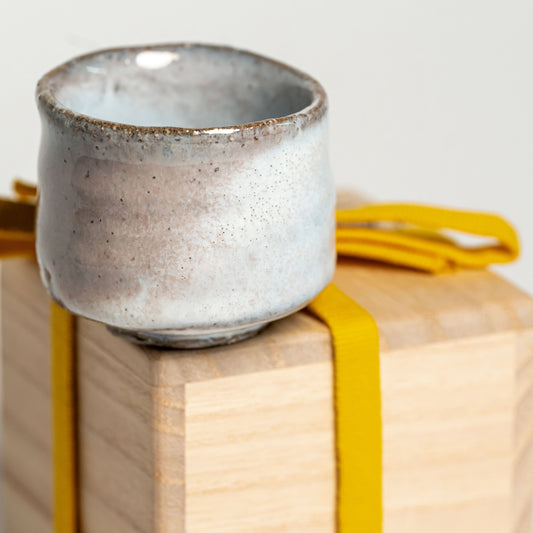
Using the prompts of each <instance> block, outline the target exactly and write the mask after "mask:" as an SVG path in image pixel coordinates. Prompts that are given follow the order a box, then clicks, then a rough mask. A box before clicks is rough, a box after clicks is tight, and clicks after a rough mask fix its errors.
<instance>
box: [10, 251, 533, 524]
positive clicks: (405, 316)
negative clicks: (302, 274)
mask: <svg viewBox="0 0 533 533" xmlns="http://www.w3.org/2000/svg"><path fill="white" fill-rule="evenodd" d="M2 270H3V275H2V277H3V295H2V315H3V393H4V404H3V421H4V429H3V477H2V479H3V489H4V493H3V498H4V510H3V515H4V521H5V529H4V531H5V532H6V533H28V532H32V533H46V532H49V533H51V530H52V529H51V528H52V512H51V508H52V501H51V500H52V456H51V419H50V415H51V413H50V378H49V376H50V368H49V366H50V362H49V324H48V309H49V302H48V298H47V296H46V294H45V292H44V289H43V287H42V285H41V282H40V280H39V277H38V273H37V268H36V266H35V265H34V264H33V263H32V262H30V261H23V260H15V261H8V262H6V263H5V264H4V265H3V266H2ZM336 282H337V284H338V285H339V286H340V288H342V289H343V290H345V291H346V292H347V293H348V294H349V295H351V296H352V297H354V298H355V299H356V300H357V301H358V302H359V303H360V304H362V305H363V306H364V307H366V308H367V309H368V310H369V311H370V312H371V313H372V314H373V316H374V317H375V318H376V320H377V323H378V326H379V330H380V335H381V373H382V396H383V428H384V430H383V435H384V480H383V481H384V531H385V533H441V532H442V533H450V532H454V533H472V532H483V533H530V532H531V523H530V516H531V497H532V490H533V446H532V443H533V388H532V385H533V301H532V299H531V298H530V297H528V296H527V295H525V294H524V293H522V292H520V291H519V290H518V289H516V288H514V287H513V286H512V285H510V284H509V283H508V282H506V281H504V280H503V279H501V278H500V277H498V276H496V275H494V274H492V273H490V272H485V271H482V272H479V271H478V272H472V271H463V272H459V273H456V274H449V275H440V276H430V275H425V274H419V273H415V272H412V271H408V270H402V269H399V268H387V267H384V266H377V265H372V264H363V263H358V262H355V261H350V262H343V263H342V264H340V265H339V267H338V270H337V274H336ZM78 374H79V387H80V398H79V400H80V417H79V437H80V443H79V446H80V456H81V467H80V468H81V472H80V476H81V478H80V480H81V481H80V482H81V488H80V490H81V494H80V499H81V508H82V531H83V533H102V532H113V533H185V532H186V533H254V532H257V533H279V532H291V533H314V532H316V533H319V532H320V533H333V532H334V530H335V457H334V434H333V423H334V411H333V403H332V351H331V347H330V338H329V333H328V330H327V328H326V327H325V326H324V325H323V324H321V323H320V322H318V321H317V320H316V319H315V318H313V317H312V316H310V315H308V314H307V313H306V312H299V313H297V314H295V315H293V316H291V317H288V318H285V319H283V320H281V321H279V322H276V323H275V324H273V325H271V326H270V327H269V328H268V329H267V330H266V331H265V332H264V333H262V334H261V335H259V336H258V337H256V338H254V339H251V340H248V341H245V342H242V343H239V344H235V345H233V346H227V347H222V348H212V349H207V350H198V351H188V352H179V351H178V352H176V351H162V350H155V349H146V348H141V347H138V346H134V345H132V344H129V343H128V342H127V341H125V340H123V339H121V338H118V337H114V336H113V335H111V334H110V333H109V332H108V331H107V329H106V328H105V327H104V326H103V325H101V324H98V323H94V322H91V321H88V320H80V322H79V366H78ZM354 533H355V532H354ZM361 533H365V532H361Z"/></svg>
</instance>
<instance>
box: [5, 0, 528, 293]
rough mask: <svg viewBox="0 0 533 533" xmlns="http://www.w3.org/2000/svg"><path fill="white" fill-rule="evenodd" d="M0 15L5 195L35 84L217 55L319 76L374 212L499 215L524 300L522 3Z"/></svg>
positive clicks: (109, 4) (25, 171)
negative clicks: (150, 52)
mask: <svg viewBox="0 0 533 533" xmlns="http://www.w3.org/2000/svg"><path fill="white" fill-rule="evenodd" d="M2 6H3V7H0V10H1V12H0V45H1V50H2V53H1V56H0V57H1V78H0V117H1V120H2V122H1V127H0V146H1V154H0V155H1V157H0V193H7V192H8V190H9V182H10V179H11V177H12V176H14V175H17V174H18V175H22V176H25V177H28V178H35V176H36V157H37V150H38V141H39V133H40V132H39V122H38V117H37V112H36V108H35V104H34V99H33V91H34V86H35V83H36V81H37V79H38V78H39V77H40V76H41V75H42V74H43V73H44V72H46V71H47V70H49V69H50V68H52V67H54V66H55V65H56V64H58V63H60V62H63V61H64V60H66V59H68V58H70V57H71V56H73V55H77V54H80V53H83V52H86V51H89V50H92V49H94V48H100V47H107V46H115V45H121V44H136V43H145V42H165V41H167V42H168V41H205V42H214V43H226V44H231V45H235V46H238V47H243V48H249V49H252V50H254V51H257V52H260V53H263V54H267V55H270V56H273V57H275V58H278V59H281V60H283V61H285V62H288V63H291V64H293V65H294V66H296V67H299V68H301V69H303V70H305V71H308V72H309V73H310V74H312V75H314V76H315V77H317V78H318V79H319V80H320V81H321V82H322V83H323V84H324V85H325V87H326V90H327V91H328V93H329V98H330V104H331V152H332V165H333V171H334V175H335V178H336V180H337V182H338V184H339V185H350V186H352V187H356V188H358V189H360V190H362V191H364V192H366V193H368V194H370V195H371V196H374V197H376V198H379V199H381V200H410V201H422V202H429V203H437V204H448V205H451V206H457V207H465V208H478V209H486V210H492V211H498V212H500V213H502V214H504V215H505V216H507V217H508V218H509V219H510V220H512V221H513V222H514V224H515V225H516V226H517V227H518V229H519V230H520V232H521V235H522V239H523V247H524V253H523V257H522V259H521V261H519V262H518V263H516V264H514V265H512V266H506V267H502V268H500V269H499V270H500V272H502V273H504V274H505V275H507V276H508V277H510V278H512V279H513V280H515V282H516V283H518V284H519V285H521V286H522V287H524V288H526V289H527V290H529V291H530V292H533V273H532V272H531V266H532V264H533V208H532V206H531V201H532V197H533V73H532V64H533V61H532V60H533V53H532V51H533V25H532V22H533V2H532V1H531V0H527V1H526V0H497V1H496V0H443V1H440V0H432V1H427V0H421V1H416V0H402V1H397V0H389V1H385V2H384V1H379V0H364V1H363V0H352V1H329V2H318V1H310V0H306V1H292V2H291V1H290V0H283V1H280V0H269V1H268V2H266V1H261V2H260V1H253V0H239V1H231V0H225V1H220V0H218V1H208V0H188V1H186V2H181V1H179V0H164V1H163V0H144V1H142V2H141V1H139V0H129V1H123V2H122V1H121V2H118V1H113V0H91V1H89V2H77V1H75V0H68V1H57V0H46V1H39V2H33V3H32V2H21V1H18V2H15V1H13V0H10V1H4V2H3V3H2Z"/></svg>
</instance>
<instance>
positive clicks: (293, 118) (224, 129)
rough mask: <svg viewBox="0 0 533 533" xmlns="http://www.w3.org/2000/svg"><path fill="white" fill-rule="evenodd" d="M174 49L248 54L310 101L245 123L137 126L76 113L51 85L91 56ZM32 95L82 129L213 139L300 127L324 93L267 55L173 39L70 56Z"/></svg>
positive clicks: (314, 116)
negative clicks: (300, 87) (287, 76)
mask: <svg viewBox="0 0 533 533" xmlns="http://www.w3.org/2000/svg"><path fill="white" fill-rule="evenodd" d="M176 48H185V49H192V48H199V49H206V50H212V51H217V52H227V53H230V54H235V55H242V56H248V57H251V58H253V59H256V60H259V61H264V62H267V63H270V64H272V65H274V66H276V67H278V68H281V69H283V70H286V71H288V72H291V73H292V74H294V75H295V76H296V77H298V78H299V79H300V80H302V81H303V82H304V83H305V85H306V86H307V87H308V88H309V89H310V90H311V93H312V101H311V103H310V104H309V105H307V106H306V107H303V108H302V109H299V110H297V111H295V112H293V113H291V114H289V115H284V116H280V117H272V118H268V119H264V120H260V121H254V122H247V123H245V124H235V125H229V126H212V127H205V128H184V127H178V126H137V125H135V124H128V123H123V122H115V121H112V120H105V119H100V118H96V117H92V116H90V115H86V114H83V113H79V112H77V111H73V110H72V109H70V108H68V107H66V106H65V105H64V104H62V103H61V102H60V101H59V100H58V99H57V98H56V96H55V95H54V92H53V90H52V88H51V83H52V81H53V80H54V78H55V77H56V76H58V75H60V74H63V73H64V72H66V71H68V69H69V68H71V67H72V66H73V65H75V64H77V63H80V62H83V61H85V60H87V59H90V58H92V57H97V56H100V55H104V54H109V53H116V52H128V53H140V52H144V51H165V50H175V49H176ZM36 98H37V102H38V104H39V105H40V106H42V108H43V109H44V110H46V111H48V113H49V114H51V115H52V116H58V115H61V116H63V117H64V119H66V120H67V121H68V122H71V123H74V124H77V125H78V127H81V128H82V129H91V126H92V127H96V128H98V129H99V130H108V129H109V130H113V131H114V132H123V133H126V134H128V135H135V134H136V135H139V136H142V135H153V134H158V135H162V136H172V135H181V136H191V137H192V136H198V135H202V136H210V135H215V136H216V137H217V138H220V137H224V136H232V135H235V134H238V133H243V134H244V133H246V132H250V131H257V130H260V129H264V128H272V127H274V129H276V127H277V126H279V127H280V129H282V130H285V129H286V128H285V127H287V126H289V127H291V126H292V127H294V126H297V127H298V128H300V127H302V126H305V125H306V124H310V123H313V122H316V121H317V120H318V119H320V118H321V117H322V116H323V115H324V114H325V113H326V111H327V95H326V92H325V90H324V88H323V87H322V85H321V84H320V83H319V82H318V81H317V80H316V79H315V78H313V77H312V76H310V75H308V74H306V73H305V72H303V71H301V70H298V69H296V68H294V67H292V66H290V65H287V64H286V63H283V62H281V61H278V60H276V59H272V58H270V57H267V56H264V55H261V54H257V53H255V52H251V51H249V50H244V49H241V48H236V47H232V46H225V45H218V44H207V43H197V42H176V43H158V44H147V45H135V46H118V47H112V48H101V49H98V50H94V51H92V52H89V53H86V54H82V55H79V56H75V57H73V58H72V59H70V60H68V61H66V62H64V63H62V64H60V65H58V66H57V67H55V68H54V69H52V70H50V71H48V72H47V73H46V74H44V75H43V76H42V77H41V78H40V79H39V81H38V83H37V87H36Z"/></svg>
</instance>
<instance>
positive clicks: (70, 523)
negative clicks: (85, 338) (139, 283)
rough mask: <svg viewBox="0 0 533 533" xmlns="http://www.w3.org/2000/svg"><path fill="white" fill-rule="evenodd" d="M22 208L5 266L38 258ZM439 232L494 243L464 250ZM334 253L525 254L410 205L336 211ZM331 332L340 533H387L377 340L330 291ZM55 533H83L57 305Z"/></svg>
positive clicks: (460, 218) (29, 202)
mask: <svg viewBox="0 0 533 533" xmlns="http://www.w3.org/2000/svg"><path fill="white" fill-rule="evenodd" d="M14 188H15V192H16V193H17V195H18V200H16V201H10V200H1V199H0V258H6V257H13V256H27V257H34V256H35V237H34V219H35V207H36V198H37V190H36V188H35V186H33V185H28V184H25V183H22V182H20V181H16V182H15V185H14ZM441 230H452V231H456V232H462V233H469V234H471V235H475V236H480V237H489V238H491V239H493V241H494V242H491V243H489V244H484V245H478V246H475V247H466V246H462V245H461V244H460V243H459V242H458V241H456V240H453V239H452V238H450V237H449V236H448V235H445V234H443V233H442V231H441ZM337 252H338V254H339V255H341V256H349V257H356V258H363V259H369V260H374V261H381V262H385V263H389V264H393V265H397V266H401V267H407V268H414V269H417V270H421V271H425V272H430V273H438V272H443V271H446V270H450V269H455V268H483V267H486V266H487V265H489V264H491V263H505V262H510V261H513V260H514V259H516V258H517V257H518V255H519V243H518V238H517V234H516V232H515V230H514V229H513V227H512V226H511V225H510V224H509V223H507V222H506V221H505V220H503V219H502V218H501V217H499V216H497V215H493V214H487V213H475V212H469V211H459V210H451V209H442V208H438V207H428V206H422V205H412V204H377V205H366V206H363V207H356V208H352V209H342V210H338V211H337ZM308 308H309V310H310V311H311V312H312V313H314V314H315V315H316V316H317V317H318V318H319V319H320V320H322V321H323V322H325V323H326V324H327V326H328V328H329V330H330V332H331V338H332V344H333V351H334V369H335V372H334V375H335V380H334V395H335V411H336V429H335V431H336V453H337V529H338V532H339V533H359V532H360V533H380V532H381V531H382V515H383V509H382V438H381V429H382V426H381V388H380V375H379V336H378V329H377V326H376V323H375V321H374V319H373V318H372V317H371V315H370V314H369V313H368V312H367V311H366V310H365V309H363V308H362V307H360V306H359V305H358V304H357V303H356V302H354V301H353V300H352V299H351V298H349V297H348V296H346V295H345V294H344V293H343V292H342V291H341V290H339V289H338V288H337V287H336V286H335V285H333V284H330V285H329V286H328V287H326V289H325V290H324V291H323V292H322V293H321V294H319V295H318V296H317V297H316V298H315V300H313V302H311V304H310V305H309V307H308ZM51 338H52V343H51V344H52V345H51V351H52V383H53V420H54V427H53V432H54V474H55V492H54V494H55V505H54V513H55V531H56V533H78V531H79V518H78V517H79V513H78V500H77V495H78V491H77V488H78V487H77V462H76V461H77V431H76V368H75V363H76V347H75V339H76V333H75V317H73V316H72V315H71V314H70V313H69V312H68V311H65V310H63V309H62V308H60V307H59V306H58V305H56V304H54V303H52V309H51Z"/></svg>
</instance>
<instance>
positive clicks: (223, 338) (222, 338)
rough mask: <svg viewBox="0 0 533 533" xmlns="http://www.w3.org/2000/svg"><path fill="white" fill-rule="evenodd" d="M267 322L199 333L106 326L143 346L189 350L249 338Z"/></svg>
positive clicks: (116, 333)
mask: <svg viewBox="0 0 533 533" xmlns="http://www.w3.org/2000/svg"><path fill="white" fill-rule="evenodd" d="M267 325H268V323H261V324H254V325H252V326H243V327H240V328H233V329H226V330H217V331H213V332H205V333H201V334H199V333H198V332H194V331H190V330H189V331H186V332H185V331H179V330H171V329H164V330H163V329H160V330H142V331H137V330H132V329H124V328H118V327H115V326H107V329H108V330H109V331H110V332H111V333H113V335H119V336H121V337H124V338H126V339H128V340H129V341H131V342H134V343H136V344H142V345H145V346H156V347H159V348H177V349H181V350H191V349H196V348H210V347H212V346H222V345H225V344H233V343H234V342H239V341H243V340H245V339H249V338H250V337H253V336H254V335H257V334H258V333H259V332H260V331H261V330H262V329H264V328H265V327H266V326H267Z"/></svg>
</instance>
